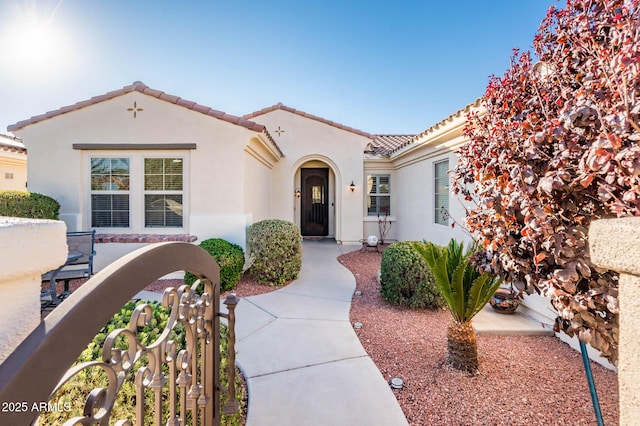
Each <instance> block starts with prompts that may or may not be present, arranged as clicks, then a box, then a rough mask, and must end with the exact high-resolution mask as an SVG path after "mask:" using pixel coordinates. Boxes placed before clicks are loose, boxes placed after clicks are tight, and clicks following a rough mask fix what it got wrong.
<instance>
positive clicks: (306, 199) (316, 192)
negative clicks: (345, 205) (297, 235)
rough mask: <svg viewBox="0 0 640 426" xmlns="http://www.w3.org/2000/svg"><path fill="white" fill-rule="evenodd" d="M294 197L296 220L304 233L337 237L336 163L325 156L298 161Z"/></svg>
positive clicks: (337, 178)
mask: <svg viewBox="0 0 640 426" xmlns="http://www.w3.org/2000/svg"><path fill="white" fill-rule="evenodd" d="M293 179H294V186H295V188H296V190H295V194H296V199H295V203H294V209H295V212H294V218H295V222H296V223H297V224H298V226H299V227H300V232H301V233H302V235H303V236H305V237H306V236H309V237H334V238H336V239H337V238H338V235H339V223H338V221H337V220H336V218H337V217H339V214H338V212H339V207H340V205H339V204H340V203H339V200H337V199H336V185H337V184H338V182H339V181H340V176H339V174H338V173H337V172H336V169H335V165H333V164H332V162H331V161H328V160H327V159H325V158H317V157H316V158H313V157H309V158H306V159H301V160H300V161H298V162H297V164H296V167H295V169H294V176H293Z"/></svg>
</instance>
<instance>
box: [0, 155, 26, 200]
mask: <svg viewBox="0 0 640 426" xmlns="http://www.w3.org/2000/svg"><path fill="white" fill-rule="evenodd" d="M0 190H5V191H6V190H11V191H26V190H27V155H26V154H21V153H17V152H7V151H4V150H0Z"/></svg>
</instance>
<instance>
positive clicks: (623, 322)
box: [589, 217, 640, 426]
mask: <svg viewBox="0 0 640 426" xmlns="http://www.w3.org/2000/svg"><path fill="white" fill-rule="evenodd" d="M639 245H640V217H629V218H621V219H606V220H597V221H594V222H592V223H591V226H590V227H589V250H590V254H591V260H592V261H593V262H594V263H595V264H596V265H598V266H601V267H604V268H608V269H612V270H615V271H618V272H620V282H619V293H618V301H619V305H620V317H619V319H620V334H619V339H620V346H619V360H618V388H619V395H620V424H621V425H624V426H627V425H636V424H638V419H639V418H640V326H639V325H638V324H640V251H638V246H639Z"/></svg>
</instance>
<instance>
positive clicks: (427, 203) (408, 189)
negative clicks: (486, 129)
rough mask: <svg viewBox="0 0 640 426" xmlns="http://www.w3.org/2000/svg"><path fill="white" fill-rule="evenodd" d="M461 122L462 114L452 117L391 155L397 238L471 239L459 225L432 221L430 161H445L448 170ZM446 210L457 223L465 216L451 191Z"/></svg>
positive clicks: (440, 241)
mask: <svg viewBox="0 0 640 426" xmlns="http://www.w3.org/2000/svg"><path fill="white" fill-rule="evenodd" d="M464 122H465V119H464V116H460V117H453V118H452V119H449V120H447V121H446V124H445V125H443V126H440V127H439V128H437V129H435V130H434V131H432V132H428V133H426V134H425V135H423V136H422V137H420V138H419V139H418V140H417V142H416V143H415V144H412V145H409V146H408V147H406V148H404V149H401V150H399V151H398V152H396V153H394V154H393V155H392V156H391V161H392V164H393V166H394V168H395V169H396V172H395V181H396V185H395V188H397V191H396V195H397V196H396V197H395V203H396V209H395V210H396V212H397V221H398V222H397V227H396V228H397V230H396V232H397V234H396V235H397V238H398V239H399V240H422V239H424V240H428V241H432V242H434V243H436V244H441V245H445V244H447V243H448V242H449V240H450V239H451V238H452V237H453V238H456V239H457V240H460V241H467V242H469V241H471V238H470V237H469V235H468V234H467V233H465V232H464V231H463V230H462V228H461V227H460V226H459V225H456V226H455V227H453V228H451V226H445V225H441V224H438V223H435V198H434V183H435V182H434V177H435V172H434V163H436V162H439V161H442V160H449V169H450V170H453V169H454V168H455V166H456V163H457V158H456V156H455V153H454V151H455V149H457V148H458V147H459V146H460V145H461V144H462V143H463V142H464V141H465V139H464V137H463V135H462V131H463V128H464ZM449 187H450V188H451V184H450V185H449ZM449 213H450V214H451V216H452V218H454V219H455V221H457V222H458V224H461V223H462V218H463V217H464V215H465V211H464V207H463V203H461V202H460V200H459V199H458V198H456V197H455V196H454V195H453V193H451V192H450V196H449ZM450 222H453V221H452V220H450Z"/></svg>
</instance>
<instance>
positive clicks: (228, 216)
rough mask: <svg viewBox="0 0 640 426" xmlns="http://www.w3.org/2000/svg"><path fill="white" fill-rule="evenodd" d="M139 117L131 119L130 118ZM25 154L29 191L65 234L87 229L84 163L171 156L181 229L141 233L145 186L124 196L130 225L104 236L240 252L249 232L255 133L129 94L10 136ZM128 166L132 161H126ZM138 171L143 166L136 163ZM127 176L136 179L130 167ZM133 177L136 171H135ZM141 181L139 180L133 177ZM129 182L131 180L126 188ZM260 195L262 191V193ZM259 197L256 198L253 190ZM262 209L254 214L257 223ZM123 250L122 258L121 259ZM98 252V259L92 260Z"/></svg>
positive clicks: (87, 192) (263, 212)
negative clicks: (49, 207) (179, 241)
mask: <svg viewBox="0 0 640 426" xmlns="http://www.w3.org/2000/svg"><path fill="white" fill-rule="evenodd" d="M134 105H135V106H136V108H138V109H139V110H138V111H137V112H136V117H135V118H134V116H133V111H129V110H128V109H131V108H133V107H134ZM15 133H16V135H18V136H19V137H21V138H22V140H23V142H24V144H25V146H26V147H27V149H28V150H29V152H30V154H31V155H30V158H29V165H28V179H29V190H30V191H32V192H39V193H42V194H45V195H49V196H51V197H53V198H55V199H56V200H58V202H60V204H61V209H60V219H61V220H63V221H64V222H65V223H66V224H67V227H68V228H69V230H83V229H90V228H91V220H90V209H91V205H90V179H89V177H90V158H91V157H92V156H94V157H96V156H98V157H99V156H110V157H129V158H132V159H141V158H142V157H143V156H144V157H148V156H171V157H173V156H176V157H180V158H183V159H184V161H185V163H184V170H183V174H184V175H183V177H184V186H183V203H184V217H183V227H182V228H145V227H144V219H143V210H144V197H143V195H142V188H143V185H142V183H140V184H139V185H138V186H136V187H134V186H133V184H132V187H131V193H130V200H131V201H130V203H131V204H130V209H131V224H130V225H131V226H130V228H128V229H125V228H98V229H97V231H98V232H103V233H159V234H172V233H175V234H178V233H180V234H182V233H189V234H193V235H197V236H198V240H199V241H202V240H204V239H206V238H210V237H221V238H226V239H229V240H230V241H232V242H236V243H239V244H241V245H242V246H243V247H244V245H245V229H246V226H247V220H248V219H247V213H248V212H247V211H246V208H252V209H254V207H255V203H254V204H253V205H251V206H247V205H246V201H247V200H246V195H245V188H246V187H247V186H248V185H247V183H246V182H245V179H252V180H254V181H255V180H256V179H257V178H262V177H263V176H264V173H261V172H255V171H252V172H250V173H249V174H248V175H247V174H246V173H245V167H246V166H248V162H247V159H246V156H247V154H246V153H245V152H244V148H245V146H247V145H248V144H249V141H250V140H251V138H253V137H255V136H256V132H253V131H251V130H248V129H246V128H244V127H241V126H237V125H234V124H232V123H229V122H226V121H223V120H219V119H216V118H213V117H210V116H207V115H204V114H201V113H199V112H196V111H192V110H189V109H186V108H183V107H180V106H177V105H173V104H171V103H169V102H165V101H162V100H159V99H157V98H155V97H152V96H147V95H144V94H142V93H140V92H137V91H133V92H130V93H128V94H125V95H123V96H119V97H116V98H113V99H110V100H107V101H104V102H100V103H97V104H93V105H90V106H87V107H85V108H82V109H79V110H75V111H72V112H69V113H66V114H62V115H58V116H56V117H54V118H52V119H48V120H43V121H40V122H38V123H35V124H31V125H29V126H26V127H24V128H21V129H18V130H16V131H15ZM168 143H171V144H195V145H196V149H171V150H128V149H119V150H80V149H74V148H73V144H124V145H125V146H126V145H129V144H168ZM132 164H133V160H132ZM139 164H142V162H141V161H140V163H139ZM131 167H132V174H133V173H134V170H133V165H132V166H131ZM138 172H140V173H143V172H141V171H140V167H139V170H138ZM135 178H136V179H138V182H142V180H143V179H142V176H139V175H138V176H135ZM133 179H134V176H133V175H132V182H133ZM261 190H264V185H263V186H262V187H261ZM256 192H260V191H256ZM266 211H267V210H266V209H265V208H262V209H261V210H259V209H258V210H256V212H257V215H258V216H264V215H266V214H267V213H266ZM126 251H128V250H125V251H123V253H122V254H125V252H126ZM99 257H100V253H98V255H97V257H96V261H97V262H98V263H100V261H99V260H98V259H99Z"/></svg>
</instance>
